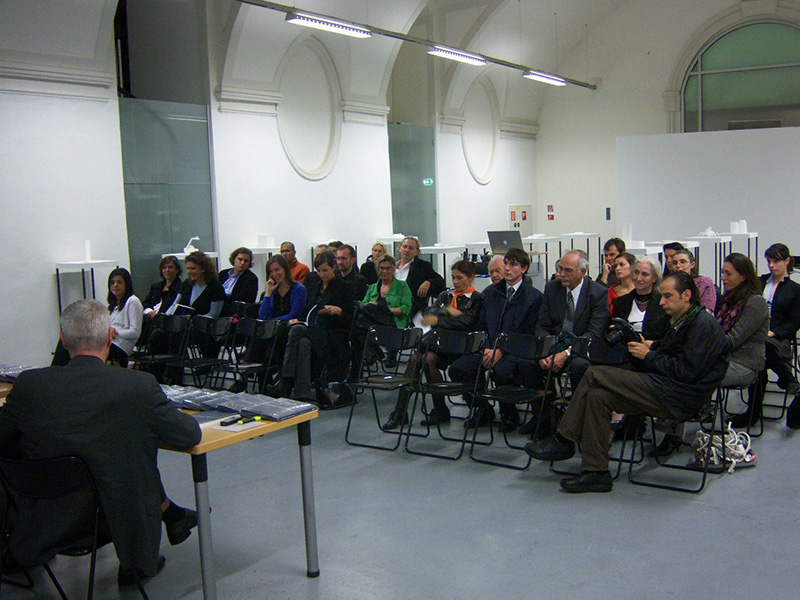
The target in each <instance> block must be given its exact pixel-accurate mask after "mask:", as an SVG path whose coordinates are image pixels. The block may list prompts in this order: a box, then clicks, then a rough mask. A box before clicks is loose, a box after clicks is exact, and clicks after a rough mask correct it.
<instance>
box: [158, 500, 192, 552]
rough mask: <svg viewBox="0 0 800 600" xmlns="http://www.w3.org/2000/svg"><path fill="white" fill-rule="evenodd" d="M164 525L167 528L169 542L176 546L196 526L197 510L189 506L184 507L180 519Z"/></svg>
mask: <svg viewBox="0 0 800 600" xmlns="http://www.w3.org/2000/svg"><path fill="white" fill-rule="evenodd" d="M164 525H165V526H166V529H167V538H168V539H169V543H170V544H172V545H173V546H177V545H178V544H180V543H181V542H183V541H185V540H186V538H188V537H189V536H190V535H191V534H192V529H194V528H195V527H197V512H195V511H193V510H192V509H191V508H184V509H183V516H182V517H181V518H180V519H178V520H177V521H173V522H172V523H165V524H164Z"/></svg>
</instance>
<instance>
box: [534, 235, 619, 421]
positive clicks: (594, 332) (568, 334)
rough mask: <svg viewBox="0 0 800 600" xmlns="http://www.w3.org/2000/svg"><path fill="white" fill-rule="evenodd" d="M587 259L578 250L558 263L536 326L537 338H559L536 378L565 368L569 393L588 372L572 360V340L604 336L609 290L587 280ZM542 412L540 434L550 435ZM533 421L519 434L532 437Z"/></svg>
mask: <svg viewBox="0 0 800 600" xmlns="http://www.w3.org/2000/svg"><path fill="white" fill-rule="evenodd" d="M588 269H589V259H588V257H587V256H586V253H585V252H583V251H581V250H570V251H569V252H567V253H566V254H564V256H562V257H561V259H560V260H559V261H558V263H557V266H556V278H555V279H554V280H552V281H549V282H548V283H547V285H546V286H545V288H544V299H543V300H542V308H541V310H540V311H539V318H538V320H537V322H536V335H537V336H540V337H544V336H548V335H554V336H558V338H559V339H558V345H557V350H558V351H557V352H556V353H555V354H554V355H553V356H549V357H547V358H543V359H542V360H540V361H539V364H538V365H536V366H535V367H534V368H537V370H538V371H539V372H538V374H537V375H538V377H539V378H540V379H541V380H542V382H543V381H544V378H545V375H546V373H547V371H548V370H549V369H550V368H551V367H552V370H553V373H561V372H562V371H563V370H564V369H565V368H566V367H567V366H568V368H569V373H570V382H571V384H572V389H573V390H574V389H576V388H577V387H578V383H580V380H581V378H582V377H583V374H584V373H585V372H586V370H587V369H588V368H589V361H588V360H586V359H585V358H580V357H573V358H572V359H571V360H570V356H571V354H572V340H573V339H574V338H576V337H579V336H589V337H599V336H602V335H603V331H604V330H605V327H606V321H608V290H607V289H606V288H604V287H603V286H602V285H600V284H599V283H596V282H594V281H592V279H591V278H590V277H588V276H587V271H588ZM546 408H547V407H545V411H544V412H543V422H542V423H541V425H540V428H539V433H540V434H545V433H549V421H550V419H549V416H548V415H549V411H548V410H546ZM535 431H536V419H535V418H534V419H532V420H531V421H530V422H528V423H527V424H526V425H524V426H523V427H522V428H520V432H521V433H534V432H535Z"/></svg>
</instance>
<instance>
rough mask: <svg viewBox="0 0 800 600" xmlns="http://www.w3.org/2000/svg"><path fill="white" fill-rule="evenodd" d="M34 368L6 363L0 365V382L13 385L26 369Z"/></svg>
mask: <svg viewBox="0 0 800 600" xmlns="http://www.w3.org/2000/svg"><path fill="white" fill-rule="evenodd" d="M35 368H36V367H31V366H30V365H9V364H6V363H0V381H6V382H8V383H14V382H15V381H16V380H17V376H18V375H19V374H20V373H22V372H23V371H27V370H28V369H35Z"/></svg>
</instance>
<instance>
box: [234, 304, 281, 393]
mask: <svg viewBox="0 0 800 600" xmlns="http://www.w3.org/2000/svg"><path fill="white" fill-rule="evenodd" d="M287 327H288V325H287V324H286V321H281V320H280V319H273V320H259V319H251V318H244V319H240V320H239V322H238V323H237V324H236V335H237V336H239V335H241V336H242V337H243V338H244V346H243V347H241V348H239V347H234V348H233V360H232V361H231V362H227V363H222V364H221V365H220V368H221V369H222V371H224V372H225V373H232V374H233V375H234V377H241V378H243V380H244V381H245V391H246V389H247V385H248V384H249V382H250V380H251V377H252V378H253V379H252V380H253V381H255V382H256V383H254V384H253V392H254V393H255V392H258V391H263V389H264V386H266V385H267V384H268V383H269V382H271V381H272V376H273V375H274V374H275V373H277V372H278V371H279V370H280V365H279V364H277V363H276V362H275V347H276V345H277V342H278V339H279V338H280V336H281V334H282V333H283V332H284V331H285V330H286V328H287ZM256 347H257V348H258V352H259V354H260V355H261V356H263V357H264V358H263V360H252V358H254V357H252V356H250V354H251V352H253V349H254V348H256ZM249 358H251V360H248V359H249ZM259 378H260V379H261V384H260V385H259V384H258V379H259Z"/></svg>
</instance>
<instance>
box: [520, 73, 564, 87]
mask: <svg viewBox="0 0 800 600" xmlns="http://www.w3.org/2000/svg"><path fill="white" fill-rule="evenodd" d="M523 77H524V78H526V79H533V80H534V81H541V82H542V83H549V84H550V85H567V82H566V80H564V79H562V78H561V77H558V76H556V75H550V74H549V73H543V72H542V71H528V72H527V73H525V74H524V75H523Z"/></svg>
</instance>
